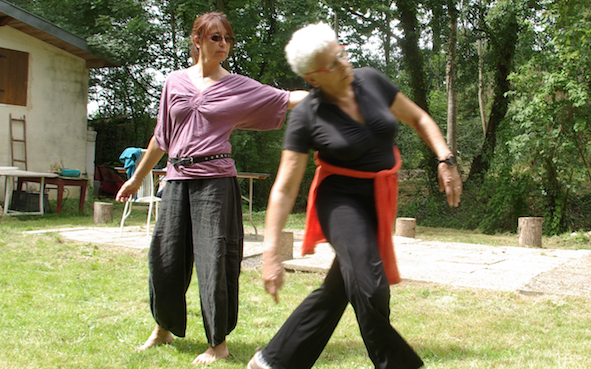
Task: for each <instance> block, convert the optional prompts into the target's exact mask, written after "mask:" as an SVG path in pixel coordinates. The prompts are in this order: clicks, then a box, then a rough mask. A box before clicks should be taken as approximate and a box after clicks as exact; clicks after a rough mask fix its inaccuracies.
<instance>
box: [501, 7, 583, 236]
mask: <svg viewBox="0 0 591 369" xmlns="http://www.w3.org/2000/svg"><path fill="white" fill-rule="evenodd" d="M589 5H590V4H589V1H584V2H580V1H571V0H558V1H556V2H555V3H553V4H551V5H550V7H549V8H548V9H547V10H546V11H545V12H544V15H543V18H541V19H540V22H539V24H537V27H539V28H540V29H541V30H540V31H539V32H538V33H537V37H538V45H539V46H540V50H539V52H537V53H536V54H535V55H534V56H533V57H531V58H530V59H529V60H528V61H527V62H526V63H524V64H523V65H522V66H521V67H520V68H519V70H518V71H517V72H515V73H514V74H512V76H511V80H512V81H513V83H514V84H515V88H514V90H512V91H511V96H513V97H514V99H513V103H512V104H511V107H510V112H511V113H512V114H513V120H514V121H515V122H516V123H518V124H519V125H518V126H517V127H515V131H514V132H513V138H512V139H510V140H509V142H508V145H509V147H510V153H511V154H512V155H514V156H515V158H516V159H517V160H518V163H517V166H516V167H515V170H518V171H521V172H523V173H527V174H528V175H530V176H532V177H533V178H535V179H537V181H536V182H537V186H538V190H537V193H538V194H539V196H541V198H542V199H543V208H542V209H540V210H539V211H540V212H541V213H543V215H544V218H545V222H544V230H545V232H546V233H549V234H556V233H560V232H564V231H566V230H568V229H571V228H572V227H573V226H576V224H575V223H573V222H572V220H571V218H570V217H569V212H570V211H571V209H572V202H573V201H575V198H576V194H577V193H581V192H582V190H583V185H584V184H585V183H587V184H588V183H591V161H590V159H589V158H590V157H591V155H590V154H591V130H590V128H591V126H590V121H591V90H590V89H591V77H589V73H588V71H589V70H590V68H591V49H590V48H589V36H590V35H591V31H590V30H591V27H590V26H591V12H590V11H589V9H590V7H589Z"/></svg>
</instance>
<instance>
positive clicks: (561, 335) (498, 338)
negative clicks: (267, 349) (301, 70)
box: [0, 205, 591, 369]
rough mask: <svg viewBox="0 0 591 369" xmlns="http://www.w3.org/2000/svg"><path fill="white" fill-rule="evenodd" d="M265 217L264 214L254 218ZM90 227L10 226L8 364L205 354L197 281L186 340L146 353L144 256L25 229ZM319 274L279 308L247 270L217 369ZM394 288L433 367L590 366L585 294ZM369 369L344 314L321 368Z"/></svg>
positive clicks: (1, 353) (244, 351)
mask: <svg viewBox="0 0 591 369" xmlns="http://www.w3.org/2000/svg"><path fill="white" fill-rule="evenodd" d="M73 207H74V206H73ZM89 207H90V205H89ZM120 208H121V207H120V206H119V205H117V206H116V209H115V214H116V215H115V220H114V222H113V224H111V225H110V226H116V223H117V222H118V220H119V218H118V216H119V217H120V214H121V209H120ZM117 214H118V215H117ZM263 217H264V215H263V214H256V218H257V222H260V221H261V219H262V218H263ZM144 221H145V212H138V213H137V214H135V215H134V217H133V218H132V220H131V223H130V224H134V222H136V224H141V223H143V222H144ZM290 222H291V223H290V224H292V225H291V226H289V228H297V227H298V224H300V223H301V222H300V220H299V219H298V216H295V217H293V219H290ZM90 225H92V211H91V209H90V208H88V209H86V210H85V212H84V213H83V214H82V215H79V214H77V212H75V211H65V212H64V213H62V215H61V216H56V215H52V214H50V215H47V216H44V217H32V216H31V217H8V218H7V217H4V218H3V219H2V222H1V223H0V256H1V257H0V337H1V338H2V341H1V342H2V344H1V345H0V368H82V367H84V368H171V367H176V368H191V367H193V366H192V365H191V362H192V360H193V359H194V358H195V356H196V355H197V354H199V353H201V352H202V351H204V350H205V349H206V348H207V344H206V341H205V338H204V334H203V327H202V322H201V315H200V314H201V313H200V305H199V297H198V291H197V286H196V283H193V284H192V286H191V288H190V289H189V292H188V295H187V300H188V304H189V305H188V315H189V325H188V331H187V337H186V338H182V339H176V340H175V341H174V342H173V344H172V345H168V346H162V347H157V348H154V349H151V350H148V351H146V352H141V353H138V352H136V351H135V348H136V347H138V346H140V345H141V344H142V343H143V342H144V341H145V339H146V338H147V337H148V335H149V334H150V332H151V331H152V329H153V327H154V322H153V320H152V317H151V314H150V311H149V306H148V291H147V279H148V267H147V251H146V250H135V249H126V248H122V247H111V246H102V245H91V244H84V243H77V242H71V241H66V240H63V239H61V238H60V237H59V236H58V235H57V234H55V233H49V234H37V235H32V234H23V232H22V231H24V230H30V229H41V228H45V229H47V228H57V227H71V226H90ZM259 225H261V224H259ZM454 234H455V235H454ZM417 237H419V238H429V239H439V240H450V239H452V240H460V241H461V242H479V243H486V242H483V240H486V239H487V236H485V235H478V234H476V233H470V232H468V233H466V234H464V235H463V236H462V232H453V231H450V230H432V229H422V228H421V227H419V228H418V230H417ZM498 237H500V239H496V240H494V239H490V240H489V241H488V243H493V241H494V244H499V245H500V244H505V243H504V242H509V240H511V239H515V238H516V236H515V235H504V236H503V235H501V236H498ZM503 237H506V238H503ZM456 238H459V239H456ZM563 238H564V239H569V238H568V237H567V236H563ZM511 242H512V241H511ZM561 242H562V243H563V244H562V247H565V248H580V247H584V246H585V242H582V241H580V240H579V241H576V242H572V240H571V241H569V242H566V241H561ZM581 245H582V246H581ZM322 279H323V276H322V275H318V274H307V273H289V274H288V275H287V281H286V284H285V287H284V289H283V290H282V292H281V295H280V303H279V304H278V305H275V304H274V303H273V302H272V299H271V298H270V297H269V296H268V295H266V293H265V292H264V290H263V288H262V285H261V282H260V270H247V271H244V272H243V274H242V277H241V298H240V304H241V306H240V309H241V310H240V318H239V319H240V320H239V323H238V327H237V329H236V330H235V331H234V332H233V333H232V334H231V335H230V336H229V338H228V345H229V347H230V350H231V357H230V358H229V359H227V360H223V361H221V362H218V363H215V364H213V365H211V366H210V367H211V368H245V367H246V363H247V362H248V360H249V359H250V357H251V356H252V354H253V353H254V351H255V350H256V349H257V347H263V346H264V345H265V343H266V342H268V341H269V339H270V338H271V337H272V336H273V334H274V333H275V332H276V331H277V330H278V328H279V327H280V326H281V324H282V323H283V321H284V320H285V319H286V318H287V316H289V314H290V313H291V311H292V310H293V309H294V308H295V307H296V306H297V305H298V303H299V302H300V301H301V300H302V299H303V298H304V297H305V296H306V295H307V294H308V293H309V292H311V291H312V290H313V289H314V288H315V287H316V286H318V285H319V284H320V283H321V281H322ZM391 291H392V297H391V311H392V315H391V322H392V324H393V326H394V327H396V328H397V330H398V331H399V332H400V333H401V334H402V335H403V336H404V337H405V338H406V339H407V341H409V343H410V344H411V345H412V346H413V347H414V348H415V349H416V350H417V352H418V353H419V355H420V356H421V357H422V358H423V360H424V361H425V363H426V365H425V367H426V368H515V369H522V368H591V304H589V301H588V300H587V299H584V298H577V297H567V296H523V295H520V294H517V293H510V292H495V291H485V290H474V289H460V288H452V287H448V286H443V285H437V284H427V283H409V282H404V283H402V284H400V285H396V286H393V287H392V289H391ZM372 367H373V366H372V365H371V362H370V361H369V360H368V358H367V354H366V352H365V349H364V346H363V342H362V340H361V338H360V335H359V331H358V328H357V323H356V320H355V316H354V314H353V311H352V309H351V308H348V309H347V311H346V314H345V316H344V317H343V319H342V320H341V322H340V324H339V326H338V328H337V330H336V332H335V334H334V335H333V337H332V338H331V340H330V342H329V344H328V346H327V348H326V349H325V351H324V353H323V354H322V356H321V358H320V359H319V360H318V362H317V365H316V366H315V368H326V369H328V368H351V369H359V368H372Z"/></svg>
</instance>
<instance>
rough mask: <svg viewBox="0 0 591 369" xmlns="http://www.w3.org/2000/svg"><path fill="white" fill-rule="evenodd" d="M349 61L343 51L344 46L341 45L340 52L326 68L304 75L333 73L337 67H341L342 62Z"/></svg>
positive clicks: (345, 52) (347, 55)
mask: <svg viewBox="0 0 591 369" xmlns="http://www.w3.org/2000/svg"><path fill="white" fill-rule="evenodd" d="M348 59H349V54H347V51H346V50H345V46H344V45H341V51H340V52H339V53H338V54H337V57H336V58H335V59H334V60H333V61H332V62H331V63H330V64H329V65H327V66H326V68H324V69H318V70H315V71H313V72H308V73H306V74H312V73H323V72H328V73H331V72H334V71H335V70H337V68H338V67H339V65H342V61H344V60H348Z"/></svg>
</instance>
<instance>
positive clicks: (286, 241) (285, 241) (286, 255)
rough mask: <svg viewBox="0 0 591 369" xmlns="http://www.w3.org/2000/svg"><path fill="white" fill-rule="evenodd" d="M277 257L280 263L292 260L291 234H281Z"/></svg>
mask: <svg viewBox="0 0 591 369" xmlns="http://www.w3.org/2000/svg"><path fill="white" fill-rule="evenodd" d="M279 257H280V258H281V261H285V260H291V259H293V232H281V245H280V246H279Z"/></svg>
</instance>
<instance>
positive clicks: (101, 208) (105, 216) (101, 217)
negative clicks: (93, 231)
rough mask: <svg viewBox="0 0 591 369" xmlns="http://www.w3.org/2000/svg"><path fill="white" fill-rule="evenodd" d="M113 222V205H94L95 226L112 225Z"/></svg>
mask: <svg viewBox="0 0 591 369" xmlns="http://www.w3.org/2000/svg"><path fill="white" fill-rule="evenodd" d="M112 221H113V204H111V203H108V202H98V201H97V202H95V203H94V224H104V223H111V222H112Z"/></svg>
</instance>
